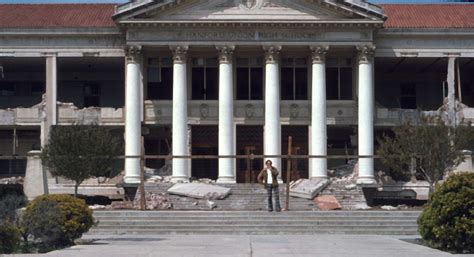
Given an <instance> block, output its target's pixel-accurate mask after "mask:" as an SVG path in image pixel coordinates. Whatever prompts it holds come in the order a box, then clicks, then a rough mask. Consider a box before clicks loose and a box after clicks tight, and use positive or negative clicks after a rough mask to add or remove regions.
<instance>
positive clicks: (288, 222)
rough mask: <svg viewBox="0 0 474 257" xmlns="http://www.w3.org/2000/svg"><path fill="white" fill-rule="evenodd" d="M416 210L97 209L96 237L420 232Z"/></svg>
mask: <svg viewBox="0 0 474 257" xmlns="http://www.w3.org/2000/svg"><path fill="white" fill-rule="evenodd" d="M419 214H420V212H418V211H290V212H280V213H276V212H272V213H269V212H266V211H144V212H140V211H95V212H94V217H95V219H96V220H98V221H99V223H98V226H97V227H95V228H93V229H91V231H89V233H88V235H89V236H94V235H124V234H126V235H132V234H136V235H166V234H178V235H199V234H202V235H205V234H212V235H216V234H226V235H228V234H241V235H242V234H243V235H275V234H296V235H299V234H301V235H305V234H309V235H311V234H369V235H418V232H417V224H416V219H417V218H418V216H419Z"/></svg>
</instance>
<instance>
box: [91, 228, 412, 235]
mask: <svg viewBox="0 0 474 257" xmlns="http://www.w3.org/2000/svg"><path fill="white" fill-rule="evenodd" d="M127 234H140V235H279V234H280V235H282V234H283V235H314V234H347V235H407V236H408V235H409V236H414V235H418V231H417V230H416V229H410V230H408V229H393V228H392V229H389V230H377V229H357V230H344V229H334V228H331V229H321V228H319V229H305V230H302V229H282V228H279V229H275V230H254V229H235V228H232V229H218V230H215V229H193V230H189V229H168V230H167V229H160V230H159V231H154V230H143V229H127V230H116V229H93V230H91V231H90V232H89V233H88V235H127Z"/></svg>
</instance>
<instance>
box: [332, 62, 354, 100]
mask: <svg viewBox="0 0 474 257" xmlns="http://www.w3.org/2000/svg"><path fill="white" fill-rule="evenodd" d="M326 94H327V99H328V100H352V60H351V59H350V58H328V59H327V62H326Z"/></svg>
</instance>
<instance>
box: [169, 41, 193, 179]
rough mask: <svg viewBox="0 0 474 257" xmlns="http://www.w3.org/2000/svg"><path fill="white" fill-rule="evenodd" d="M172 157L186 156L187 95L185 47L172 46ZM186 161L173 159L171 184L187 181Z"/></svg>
mask: <svg viewBox="0 0 474 257" xmlns="http://www.w3.org/2000/svg"><path fill="white" fill-rule="evenodd" d="M171 50H172V51H173V62H174V64H173V125H172V127H173V129H172V136H173V140H172V141H173V143H172V152H173V156H187V155H189V152H188V94H187V84H188V83H187V68H186V66H187V65H186V62H187V58H186V55H187V51H188V47H187V46H173V47H171ZM188 162H189V160H187V159H182V158H180V159H177V158H175V159H173V178H172V181H173V182H178V181H187V180H189V175H188Z"/></svg>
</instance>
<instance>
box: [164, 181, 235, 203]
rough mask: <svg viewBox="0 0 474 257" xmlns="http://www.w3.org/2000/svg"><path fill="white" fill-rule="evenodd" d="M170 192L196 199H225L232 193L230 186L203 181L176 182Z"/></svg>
mask: <svg viewBox="0 0 474 257" xmlns="http://www.w3.org/2000/svg"><path fill="white" fill-rule="evenodd" d="M168 193H170V194H175V195H181V196H187V197H192V198H196V199H207V200H215V199H219V200H221V199H224V198H226V197H227V196H228V195H229V194H230V188H226V187H222V186H216V185H211V184H203V183H187V184H175V185H173V186H172V187H171V188H170V189H168Z"/></svg>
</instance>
